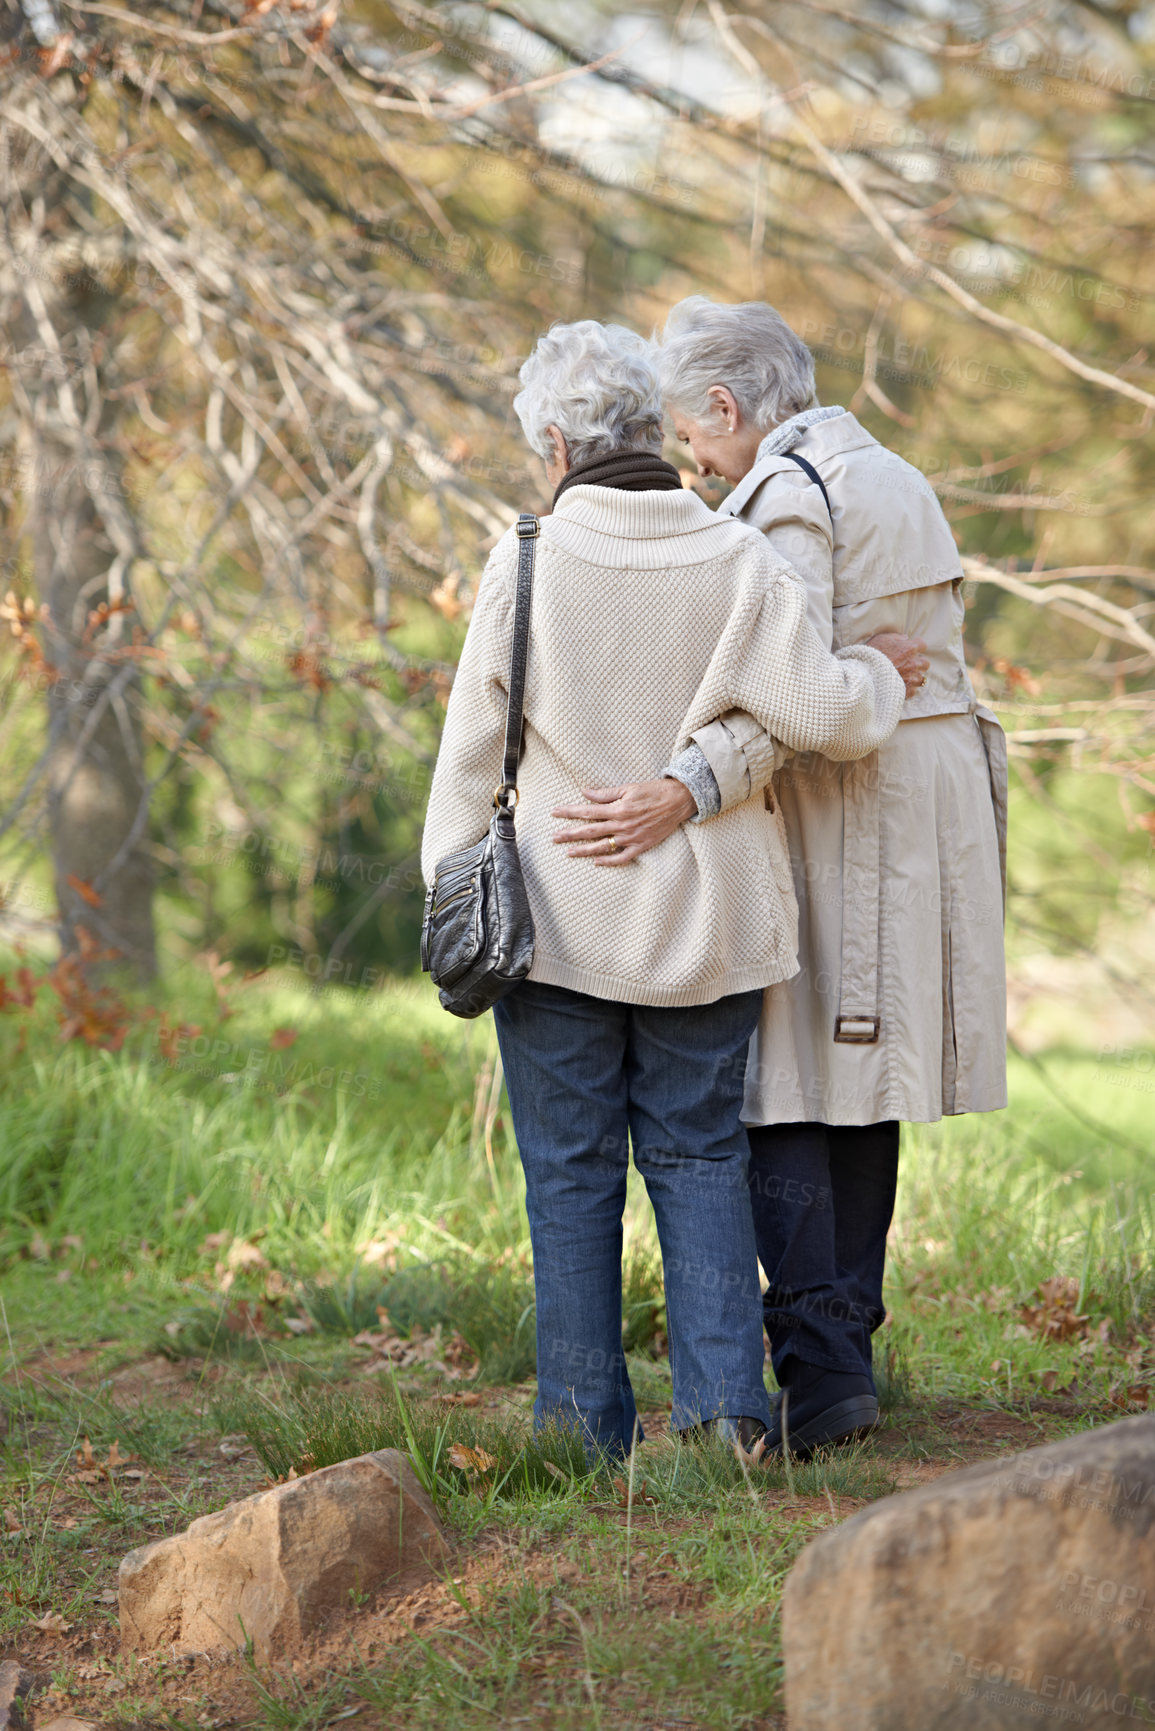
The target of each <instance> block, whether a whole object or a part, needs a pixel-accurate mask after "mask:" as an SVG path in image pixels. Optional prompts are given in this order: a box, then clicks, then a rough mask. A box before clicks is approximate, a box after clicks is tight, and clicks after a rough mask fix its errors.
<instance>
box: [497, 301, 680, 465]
mask: <svg viewBox="0 0 1155 1731" xmlns="http://www.w3.org/2000/svg"><path fill="white" fill-rule="evenodd" d="M517 376H518V378H519V379H520V380H521V390H520V391H519V392H518V394H517V396H516V397H514V399H513V408H514V413H515V414H516V415H517V418H518V420H519V421H520V422H521V426H522V431H523V432H524V433H525V436H526V438H527V439H528V440H529V443H530V445H531V447H532V448H533V450H535V451H536V452H537V454H538V456H539V457H542V458H544V459H545V460H547V461H548V460H549V458H550V457H551V456H552V455H553V451H552V448H551V446H550V442H549V440H548V439H547V438H546V433H545V430H546V428H547V427H550V426H555V427H557V428H558V429H559V431H560V432H561V435H562V437H563V438H564V439H565V442H566V449H567V450H568V452H569V460H570V463H571V465H572V464H575V463H583V462H586V461H588V460H590V459H591V458H594V457H606V456H609V454H610V452H611V451H660V450H661V448H662V399H661V390H660V387H659V384H658V369H657V364H656V356H655V354H654V353H653V351H652V349H651V346H650V344H649V343H647V342H646V341H645V339H644V338H643V337H640V336H638V335H637V334H636V332H634V331H630V330H627V329H626V327H625V326H624V325H602V324H599V323H598V322H597V320H596V319H580V320H579V321H578V323H577V324H573V325H552V326H551V327H550V329H549V330H548V331H547V332H546V334H545V336H544V337H541V338H540V339H539V340H538V343H537V346H536V348H535V349H534V351H533V353H532V354H531V355H530V357H529V359H528V361H526V363H525V365H524V366H523V367H522V369H521V371H520V373H519V374H518V375H517Z"/></svg>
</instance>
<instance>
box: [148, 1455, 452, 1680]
mask: <svg viewBox="0 0 1155 1731" xmlns="http://www.w3.org/2000/svg"><path fill="white" fill-rule="evenodd" d="M447 1554H448V1547H447V1546H446V1543H445V1540H444V1538H443V1537H442V1534H441V1528H440V1524H439V1522H438V1519H437V1516H436V1514H435V1513H434V1510H433V1506H432V1504H431V1503H430V1501H429V1499H428V1497H427V1496H426V1495H425V1493H424V1491H423V1490H422V1489H421V1487H420V1485H419V1484H418V1483H417V1480H416V1478H415V1477H414V1474H413V1470H412V1468H411V1467H410V1465H409V1462H408V1461H407V1460H406V1459H405V1457H404V1455H401V1454H399V1453H398V1452H397V1451H396V1450H395V1449H379V1450H378V1451H377V1452H376V1453H375V1454H368V1455H360V1456H358V1458H357V1459H356V1460H349V1461H341V1462H339V1463H338V1465H336V1466H331V1467H323V1468H321V1470H320V1471H319V1472H314V1473H310V1474H309V1475H308V1476H307V1477H306V1478H302V1479H294V1480H292V1481H291V1482H290V1483H289V1484H284V1485H276V1486H275V1487H274V1488H273V1489H272V1490H269V1491H262V1492H260V1493H259V1494H258V1495H257V1496H253V1497H246V1498H245V1499H244V1501H243V1502H237V1503H231V1504H230V1505H229V1507H228V1508H225V1509H221V1510H220V1512H219V1513H218V1514H215V1515H204V1516H202V1518H201V1519H200V1520H197V1521H194V1522H193V1523H192V1525H191V1526H190V1527H189V1528H188V1530H187V1531H186V1532H184V1533H180V1534H178V1535H177V1536H176V1537H175V1538H171V1539H161V1540H159V1541H158V1542H157V1543H156V1544H152V1545H143V1546H142V1547H141V1548H140V1549H139V1550H136V1551H130V1552H129V1554H128V1556H127V1557H125V1558H124V1560H123V1562H122V1563H121V1565H120V1638H121V1645H122V1647H123V1648H124V1650H125V1651H126V1652H131V1653H142V1652H151V1651H155V1650H157V1649H164V1650H165V1651H166V1652H175V1653H195V1652H204V1651H206V1650H211V1649H213V1648H219V1647H222V1646H223V1647H241V1646H243V1645H244V1643H245V1640H246V1638H251V1640H252V1642H253V1645H254V1650H255V1652H256V1655H257V1657H258V1658H259V1659H261V1660H267V1659H269V1658H270V1657H279V1656H280V1655H282V1654H283V1653H285V1652H286V1651H287V1650H289V1649H291V1648H293V1647H295V1646H297V1645H298V1644H299V1643H300V1642H301V1641H302V1640H303V1639H304V1638H306V1637H307V1636H309V1635H311V1634H312V1633H313V1632H314V1631H316V1630H317V1629H319V1628H320V1627H321V1626H322V1625H324V1624H326V1623H329V1622H330V1621H332V1620H333V1619H334V1618H336V1617H339V1616H341V1615H348V1614H349V1613H350V1612H351V1611H352V1610H354V1609H355V1604H356V1602H359V1601H360V1599H361V1596H362V1595H363V1594H372V1593H374V1592H376V1591H378V1590H379V1589H380V1588H383V1587H392V1586H405V1587H408V1586H410V1585H416V1584H417V1582H418V1581H420V1580H424V1579H426V1578H427V1577H428V1575H429V1573H430V1566H431V1565H432V1564H435V1563H437V1562H439V1561H440V1560H442V1558H444V1557H445V1556H447Z"/></svg>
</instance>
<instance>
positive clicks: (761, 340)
mask: <svg viewBox="0 0 1155 1731" xmlns="http://www.w3.org/2000/svg"><path fill="white" fill-rule="evenodd" d="M655 344H656V347H657V353H658V370H659V373H660V376H661V383H662V396H663V398H664V400H665V404H666V407H667V408H668V409H680V410H681V411H682V412H683V413H684V414H685V415H687V416H688V417H689V419H690V420H692V421H695V422H697V423H698V424H699V425H701V426H707V425H708V424H709V421H710V419H711V418H712V417H711V410H710V398H709V391H710V387H711V385H726V386H728V388H729V389H730V390H731V391H733V393H734V399H735V401H736V402H737V404H738V407H739V408H740V409H741V411H742V418H743V420H746V421H749V422H750V424H751V425H752V426H754V427H756V428H757V429H758V430H759V431H760V432H763V433H768V432H769V431H770V429H771V428H772V427H777V426H780V425H781V423H782V422H783V421H788V420H789V419H790V417H791V415H797V414H800V413H801V411H802V410H803V409H809V408H813V407H815V406H816V405H817V402H818V397H817V395H816V393H815V389H814V357H813V356H812V355H811V353H810V350H809V349H808V348H807V347H806V344H805V343H804V342H803V341H802V339H801V337H797V336H795V334H794V332H793V331H792V330H791V329H790V326H789V325H788V324H787V323H786V320H785V319H784V318H783V317H782V315H781V313H777V312H775V310H774V308H773V307H771V306H767V305H766V302H765V301H743V302H742V303H741V304H740V305H739V306H719V305H718V304H717V303H716V302H714V301H711V300H707V298H706V296H705V295H690V296H689V297H688V299H686V300H684V301H679V302H678V304H677V306H676V307H674V308H672V309H671V312H670V315H669V317H668V318H667V320H666V328H665V330H664V331H663V332H662V335H661V336H660V337H657V338H655Z"/></svg>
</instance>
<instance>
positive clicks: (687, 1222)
mask: <svg viewBox="0 0 1155 1731" xmlns="http://www.w3.org/2000/svg"><path fill="white" fill-rule="evenodd" d="M521 382H522V387H523V388H522V391H521V394H520V396H518V397H517V398H516V399H515V403H514V407H515V409H516V411H517V414H518V417H519V419H520V421H521V424H522V427H523V429H524V431H525V433H526V436H527V438H528V440H529V443H530V444H531V446H532V447H533V449H534V450H535V451H536V452H537V453H538V455H539V456H541V457H542V458H543V459H544V461H545V466H546V476H547V478H548V480H549V483H550V485H551V486H553V487H554V488H555V489H556V491H555V493H554V500H553V511H552V514H551V515H549V516H547V517H545V518H543V520H542V524H541V537H540V541H539V542H538V547H537V569H536V574H535V579H534V589H533V601H532V610H531V617H530V627H529V659H528V670H527V678H526V697H525V732H524V748H523V762H522V765H521V770H520V778H519V779H520V790H521V799H520V804H519V807H518V814H517V834H518V843H519V848H520V854H521V861H522V867H523V871H524V875H525V880H526V887H527V892H528V896H529V901H530V907H531V910H532V913H533V919H534V924H535V928H536V949H535V955H534V961H533V967H532V970H531V973H530V977H529V979H528V980H526V981H524V982H523V983H522V985H521V986H519V987H518V988H517V989H515V990H514V991H513V992H512V993H510V995H509V996H507V997H506V998H504V999H503V1000H502V1001H501V1002H500V1003H498V1004H497V1005H496V1006H495V1009H494V1018H495V1021H496V1023H497V1033H498V1039H499V1042H500V1046H501V1054H502V1060H503V1063H504V1066H505V1074H506V1079H507V1084H508V1088H509V1098H510V1105H511V1108H512V1113H513V1122H514V1128H515V1131H516V1135H517V1142H518V1148H519V1151H520V1154H521V1160H522V1164H523V1167H524V1171H525V1182H526V1205H527V1210H528V1214H529V1225H530V1235H531V1240H532V1245H533V1257H534V1281H535V1288H536V1295H537V1354H538V1358H537V1376H538V1395H537V1403H536V1408H535V1419H536V1422H537V1424H538V1425H539V1426H540V1425H543V1424H546V1423H560V1424H562V1425H574V1426H577V1427H579V1428H580V1430H581V1431H582V1433H583V1434H584V1436H585V1439H586V1442H587V1446H588V1447H589V1449H590V1451H591V1453H595V1452H603V1453H608V1454H611V1455H620V1454H623V1453H625V1452H628V1450H629V1448H630V1446H631V1443H632V1441H633V1438H634V1435H635V1431H636V1419H637V1414H636V1410H635V1406H634V1399H633V1394H632V1392H631V1388H630V1381H629V1377H628V1375H627V1372H626V1365H625V1361H624V1358H623V1355H622V1347H621V1250H622V1210H623V1204H624V1202H625V1195H626V1174H627V1167H628V1159H629V1148H630V1146H631V1144H632V1147H633V1151H634V1159H635V1162H636V1164H637V1166H638V1169H639V1171H640V1172H641V1173H642V1176H643V1178H644V1180H645V1183H646V1187H647V1190H648V1193H649V1196H650V1199H651V1201H652V1204H653V1208H654V1213H655V1216H656V1220H657V1227H658V1235H659V1239H660V1243H661V1249H662V1258H663V1268H664V1274H665V1283H666V1302H667V1310H668V1319H669V1338H670V1360H671V1369H672V1375H673V1383H674V1398H673V1415H672V1421H673V1424H674V1426H675V1427H676V1428H677V1429H679V1430H683V1431H691V1430H694V1429H696V1428H697V1427H699V1426H704V1425H714V1426H715V1427H717V1428H721V1429H722V1430H723V1431H724V1433H725V1434H727V1435H729V1436H731V1437H733V1438H735V1439H736V1440H739V1441H741V1442H742V1443H743V1444H744V1445H746V1446H747V1447H749V1446H750V1445H752V1444H753V1443H754V1442H755V1441H756V1439H757V1438H758V1437H759V1436H760V1434H761V1433H762V1431H763V1429H764V1427H765V1425H766V1424H767V1422H768V1420H769V1417H770V1412H769V1406H768V1401H767V1395H766V1390H765V1385H764V1381H763V1373H762V1317H761V1307H760V1297H759V1282H758V1274H757V1262H756V1256H755V1247H754V1236H753V1226H752V1222H751V1217H750V1207H749V1201H748V1196H747V1190H746V1166H747V1146H746V1138H745V1134H744V1132H743V1130H742V1126H741V1123H740V1120H739V1109H740V1106H741V1101H742V1083H743V1074H744V1070H745V1053H746V1047H747V1045H748V1042H749V1040H750V1036H751V1034H752V1033H753V1031H754V1028H755V1026H756V1024H757V1021H758V1016H759V1013H760V1010H761V1005H762V994H763V989H764V988H765V987H766V986H768V985H771V984H773V983H774V982H776V981H780V980H785V979H787V978H788V977H789V976H790V975H791V974H792V973H793V972H794V971H795V969H796V966H797V962H796V943H797V915H796V907H795V901H794V892H793V888H792V884H791V877H790V862H789V857H788V854H787V850H786V845H785V840H784V835H783V831H782V828H781V822H780V819H779V818H778V816H777V815H776V814H775V813H772V812H769V811H768V810H767V808H766V806H765V804H764V802H763V800H762V798H761V795H760V794H759V795H758V797H756V798H749V799H746V800H741V801H738V802H737V803H736V804H734V805H733V806H732V809H730V810H729V811H727V812H726V813H725V814H724V815H722V816H720V817H718V818H717V819H716V820H715V821H714V822H712V823H709V824H705V825H701V826H697V827H687V828H679V829H678V830H677V831H676V833H674V834H673V835H671V836H670V837H669V838H668V840H666V841H665V842H664V843H663V844H662V845H661V846H660V847H656V848H654V849H653V850H652V851H651V852H649V853H647V854H646V856H645V857H644V859H642V860H641V861H640V862H639V863H638V865H637V866H636V868H635V869H634V870H633V871H631V872H629V873H622V872H604V871H598V870H594V869H593V868H592V867H588V866H587V867H585V868H582V867H575V865H574V864H573V863H572V862H570V861H567V860H566V858H565V857H564V855H563V854H561V853H560V851H559V850H558V849H557V848H555V847H554V845H553V840H552V837H553V832H554V829H555V827H556V825H555V823H554V821H553V819H552V817H551V811H552V809H553V808H554V807H556V806H557V805H559V804H560V803H561V802H562V801H565V800H572V799H573V798H575V797H576V796H577V795H578V793H579V791H580V789H581V788H583V787H585V786H588V785H590V784H591V783H595V782H599V781H600V782H611V781H619V782H620V781H625V780H629V779H631V778H634V777H638V776H640V775H642V774H643V773H645V772H646V770H647V769H648V768H649V766H651V765H652V764H653V763H654V762H655V761H664V760H665V758H666V756H668V755H669V754H670V753H672V752H674V751H676V750H678V749H679V748H681V747H685V746H686V745H687V744H688V743H689V741H690V739H691V737H692V736H693V734H694V733H695V731H696V730H698V729H699V728H702V727H704V726H706V725H707V724H708V723H709V722H710V721H711V720H712V719H713V717H715V716H717V715H719V714H722V713H725V712H726V711H728V710H730V709H733V708H741V709H742V710H743V711H746V712H748V713H749V714H750V715H751V716H753V717H756V718H757V720H758V722H759V723H760V724H761V725H762V726H764V727H766V728H767V729H770V730H772V731H773V733H774V734H775V736H776V737H777V738H779V739H781V740H783V741H784V742H785V743H786V744H788V745H789V746H790V747H792V748H793V749H794V750H797V751H820V752H823V753H824V754H826V755H827V756H829V757H832V758H837V759H843V758H847V759H849V758H856V757H861V756H863V755H864V754H865V753H867V752H870V751H872V750H874V749H876V748H877V746H879V745H880V744H881V743H882V742H883V741H884V740H886V739H887V738H888V737H889V736H890V735H891V733H892V732H893V731H894V728H895V726H896V725H897V722H898V719H899V716H900V714H901V711H902V705H903V702H904V700H905V697H906V695H907V691H908V690H909V689H913V688H914V686H915V684H916V683H917V678H918V676H919V670H920V666H921V665H924V663H920V662H919V657H918V654H917V649H916V647H915V646H914V645H912V644H911V643H910V642H909V640H907V639H906V638H890V639H887V640H886V641H884V643H883V644H882V648H883V649H884V650H885V651H887V652H888V653H889V655H890V657H891V659H888V658H887V653H880V652H879V649H878V648H869V647H852V648H847V649H845V650H843V651H842V652H841V653H840V654H839V655H832V654H831V653H830V652H829V650H828V649H826V648H825V647H824V646H823V645H822V643H821V642H820V640H819V638H818V636H817V634H816V633H815V631H814V629H813V627H812V626H811V625H810V624H809V623H808V622H807V619H806V594H805V590H804V588H803V586H802V584H801V583H800V582H799V580H798V578H797V577H796V576H795V574H794V572H793V571H792V570H791V569H790V567H789V565H788V564H787V563H786V562H785V561H784V560H783V559H782V558H781V557H780V556H779V555H777V554H776V553H775V552H774V550H773V549H772V548H771V547H769V546H768V545H767V543H766V542H765V540H764V539H763V537H762V536H761V535H760V534H759V533H758V532H757V531H756V530H754V529H751V528H749V527H747V526H746V525H745V524H743V523H741V522H739V521H737V520H736V519H733V518H719V517H716V516H715V515H714V514H713V513H712V512H711V511H710V510H709V509H708V508H707V507H706V506H705V505H704V504H703V503H702V501H701V500H700V499H699V498H698V497H697V495H696V494H694V493H692V492H689V491H686V490H684V489H683V488H682V486H681V483H680V479H679V476H678V472H677V470H675V469H673V468H672V467H671V466H670V465H669V464H667V463H664V462H662V460H661V458H660V457H659V455H658V452H659V449H660V445H661V437H662V435H661V406H660V401H659V392H658V379H657V373H656V368H655V363H654V360H653V358H652V357H651V355H650V352H649V350H648V348H647V345H646V344H644V343H643V342H642V340H641V339H640V338H638V337H636V336H634V335H633V333H631V332H629V331H626V330H624V329H621V328H619V327H615V326H612V325H611V326H602V325H599V324H596V323H594V322H593V321H589V320H586V321H583V322H582V323H580V324H576V325H569V326H564V325H562V326H555V327H554V328H553V330H551V331H550V332H549V334H548V335H547V336H545V337H543V338H542V339H541V341H540V342H539V344H538V346H537V348H536V349H535V351H534V353H533V355H532V356H531V357H530V359H529V360H528V361H527V362H526V364H525V366H524V367H523V368H522V372H521ZM517 545H518V544H517V540H516V537H515V534H514V532H513V531H512V530H511V531H510V532H509V533H508V534H506V535H505V536H504V537H503V538H502V540H501V541H499V542H498V544H497V546H496V547H495V549H494V551H493V553H492V554H491V556H490V559H489V563H488V565H487V567H486V570H485V573H484V576H483V578H482V581H481V585H480V589H479V592H478V596H477V602H476V606H475V609H474V613H473V619H472V622H471V624H470V628H469V633H468V636H467V638H466V642H465V647H464V650H463V652H462V656H461V663H460V666H459V669H458V673H457V678H456V680H455V683H454V687H453V692H452V695H451V697H450V701H449V707H448V713H447V715H446V721H445V730H444V734H443V738H442V743H441V750H440V754H439V756H438V760H437V768H436V772H435V775H434V778H433V788H432V792H431V795H430V800H429V811H428V817H427V820H426V827H425V836H424V842H423V849H422V865H423V869H424V872H425V876H426V879H427V880H430V881H431V880H432V877H433V874H434V870H435V867H436V865H437V862H438V861H439V860H440V859H441V858H442V857H443V856H444V855H445V854H447V853H449V852H451V851H453V850H455V849H457V848H461V847H464V846H467V845H470V844H472V843H473V842H475V841H476V840H477V839H478V838H479V836H481V835H482V834H483V833H484V831H485V828H486V825H487V823H488V819H489V814H490V808H491V803H492V798H493V790H494V787H495V785H496V783H497V781H498V780H499V779H500V767H501V756H502V734H503V729H504V723H505V707H506V698H505V687H506V683H507V679H508V668H509V660H510V642H511V634H512V619H513V595H514V584H515V574H516V567H517ZM896 662H898V663H900V664H901V665H902V666H903V667H904V669H905V670H906V671H905V674H903V673H900V672H899V671H897V670H896V665H895V663H896ZM604 845H605V847H606V848H609V847H611V846H612V838H610V841H608V842H607V843H606V844H604Z"/></svg>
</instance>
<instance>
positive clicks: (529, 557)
mask: <svg viewBox="0 0 1155 1731" xmlns="http://www.w3.org/2000/svg"><path fill="white" fill-rule="evenodd" d="M540 534H541V524H540V523H539V522H538V520H537V518H536V517H535V516H534V514H533V512H532V511H523V512H522V513H521V515H520V516H519V517H518V519H517V599H516V601H515V602H514V608H513V648H512V650H511V652H510V657H509V703H508V706H507V708H506V711H505V756H504V759H503V761H502V765H501V786H500V787H499V788H498V789H497V791H496V792H495V793H494V796H493V803H494V805H495V806H501V807H502V808H503V810H506V811H508V810H509V801H510V795H512V796H513V803H514V805H515V806H516V804H517V765H518V760H519V759H520V757H521V733H522V718H523V713H524V710H525V666H526V662H527V660H528V659H529V603H530V599H531V597H532V595H533V557H534V545H535V542H536V541H537V537H538V536H539V535H540Z"/></svg>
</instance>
